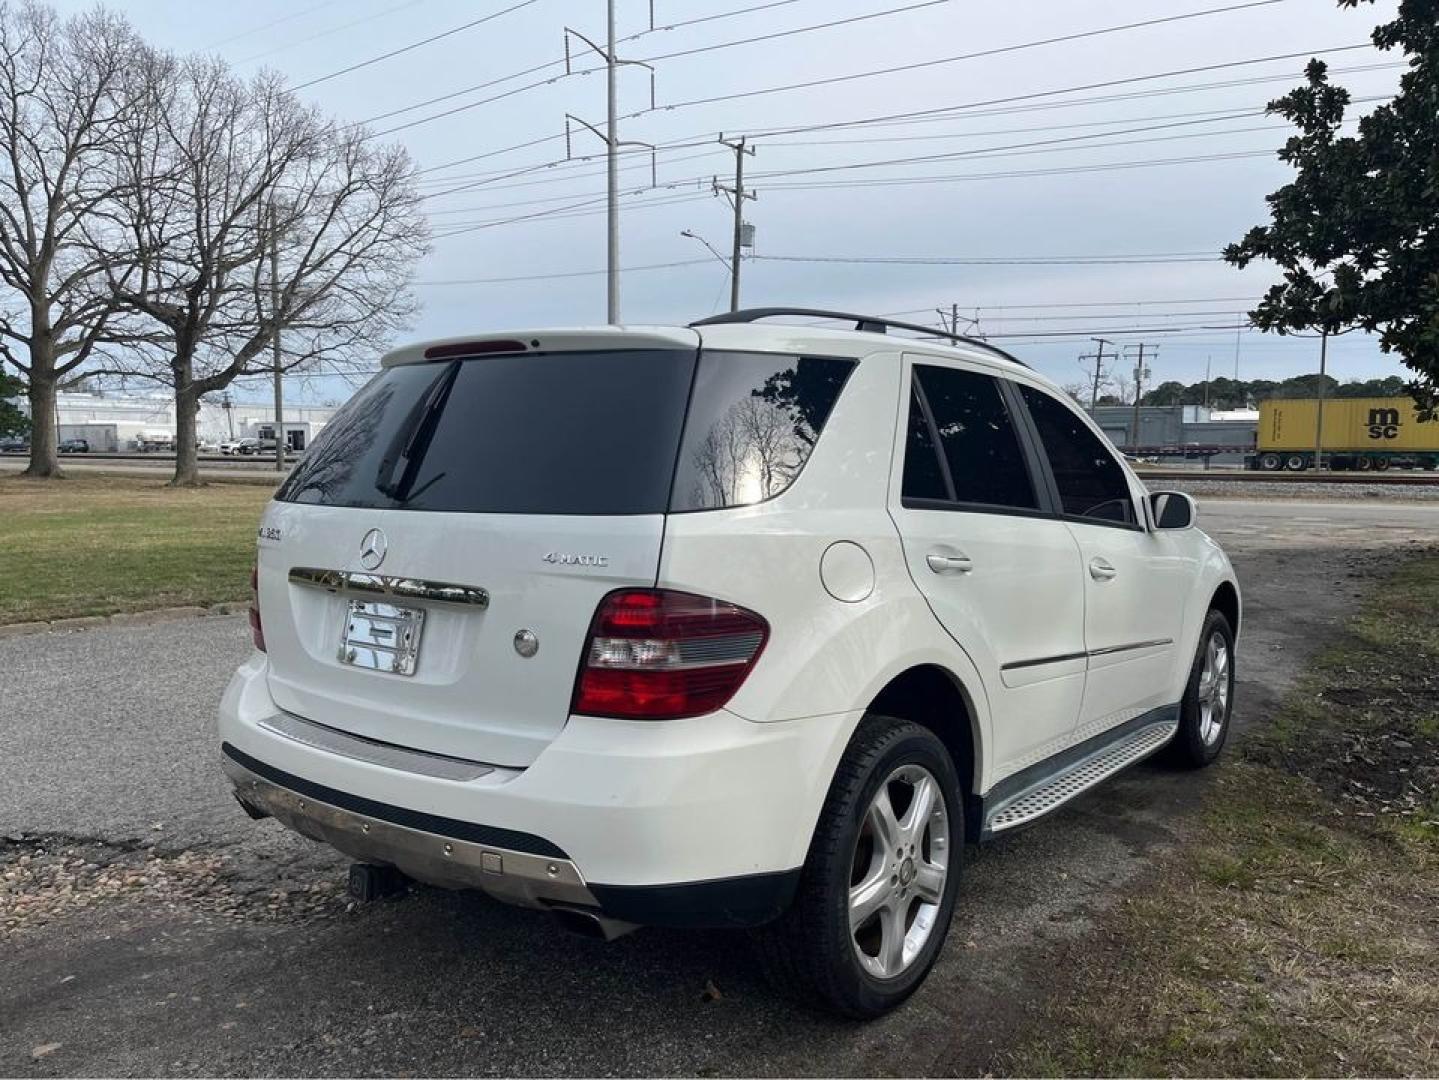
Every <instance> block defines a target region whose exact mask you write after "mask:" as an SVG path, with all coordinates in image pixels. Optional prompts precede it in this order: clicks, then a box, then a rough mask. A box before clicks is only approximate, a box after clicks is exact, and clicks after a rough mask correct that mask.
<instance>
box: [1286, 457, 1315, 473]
mask: <svg viewBox="0 0 1439 1080" xmlns="http://www.w3.org/2000/svg"><path fill="white" fill-rule="evenodd" d="M1284 467H1285V468H1286V469H1288V470H1289V471H1290V472H1303V471H1304V470H1305V469H1307V468H1309V459H1308V458H1306V457H1305V456H1304V455H1303V454H1290V455H1289V456H1288V457H1287V458H1285V459H1284Z"/></svg>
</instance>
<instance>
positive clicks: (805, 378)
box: [670, 349, 855, 511]
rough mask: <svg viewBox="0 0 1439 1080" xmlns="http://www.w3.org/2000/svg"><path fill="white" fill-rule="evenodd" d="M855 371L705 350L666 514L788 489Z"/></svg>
mask: <svg viewBox="0 0 1439 1080" xmlns="http://www.w3.org/2000/svg"><path fill="white" fill-rule="evenodd" d="M854 363H855V362H854V361H853V360H844V359H838V358H836V357H832V356H781V355H775V354H773V353H741V352H717V351H711V350H708V349H706V350H705V351H704V352H703V353H702V354H701V356H700V363H699V371H698V372H697V373H696V374H695V386H694V393H693V395H692V396H691V398H690V406H689V418H688V420H687V421H686V422H685V433H684V442H683V444H682V445H681V446H680V454H679V461H678V463H677V467H676V470H675V484H674V497H673V499H672V500H671V502H670V508H671V509H672V510H675V511H684V510H718V509H721V508H723V507H726V506H747V505H749V504H751V503H757V502H761V501H763V500H765V499H770V498H773V497H774V496H776V495H778V494H779V493H780V492H782V491H783V490H784V489H785V488H787V487H789V486H790V484H792V483H794V480H795V477H797V476H798V475H799V473H800V470H801V469H803V468H804V464H805V462H806V461H808V460H809V455H810V452H811V451H812V450H813V449H814V444H815V442H816V441H818V439H819V435H820V432H821V431H823V430H824V425H825V421H826V420H828V419H829V414H830V410H831V409H833V408H834V403H835V402H836V401H837V400H838V399H839V393H840V391H841V390H843V389H844V384H845V380H846V379H848V378H849V373H850V372H851V371H852V370H854Z"/></svg>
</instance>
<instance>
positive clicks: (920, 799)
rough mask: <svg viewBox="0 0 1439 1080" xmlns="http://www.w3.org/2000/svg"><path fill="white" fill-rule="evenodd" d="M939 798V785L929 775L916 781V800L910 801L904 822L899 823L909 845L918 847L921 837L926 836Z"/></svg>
mask: <svg viewBox="0 0 1439 1080" xmlns="http://www.w3.org/2000/svg"><path fill="white" fill-rule="evenodd" d="M938 797H939V785H938V784H936V783H935V782H934V781H933V780H932V779H931V778H930V777H929V775H928V774H926V775H925V776H923V777H921V778H920V779H919V780H917V781H915V784H914V798H912V799H910V801H909V809H907V810H906V811H905V812H904V820H903V821H901V822H900V823H899V829H900V833H901V835H902V837H903V839H904V840H905V841H906V842H907V843H910V844H914V845H916V846H917V845H918V844H919V840H920V837H921V836H923V835H924V827H925V826H926V825H927V824H929V816H930V815H931V814H932V813H934V803H935V799H937V798H938Z"/></svg>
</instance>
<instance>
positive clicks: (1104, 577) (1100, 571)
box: [1089, 558, 1119, 581]
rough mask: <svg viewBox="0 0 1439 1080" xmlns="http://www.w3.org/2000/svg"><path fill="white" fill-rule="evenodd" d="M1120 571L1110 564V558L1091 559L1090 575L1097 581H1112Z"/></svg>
mask: <svg viewBox="0 0 1439 1080" xmlns="http://www.w3.org/2000/svg"><path fill="white" fill-rule="evenodd" d="M1118 573H1119V571H1118V570H1116V569H1115V568H1114V567H1113V566H1112V565H1111V564H1110V562H1109V560H1108V559H1100V558H1094V559H1090V560H1089V576H1090V577H1092V578H1093V579H1094V580H1095V581H1110V580H1112V579H1113V578H1114V576H1115V575H1116V574H1118Z"/></svg>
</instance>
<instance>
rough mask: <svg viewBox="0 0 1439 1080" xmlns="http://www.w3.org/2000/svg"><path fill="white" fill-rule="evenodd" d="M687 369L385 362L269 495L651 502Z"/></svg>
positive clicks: (475, 504) (628, 364)
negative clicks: (419, 435)
mask: <svg viewBox="0 0 1439 1080" xmlns="http://www.w3.org/2000/svg"><path fill="white" fill-rule="evenodd" d="M694 366H695V357H694V353H693V352H691V351H688V350H631V351H615V352H590V353H553V354H548V355H546V354H527V355H522V356H494V357H480V358H476V359H471V360H461V361H455V362H453V363H452V364H440V363H429V364H409V365H402V366H399V367H393V368H387V369H386V370H385V371H383V372H382V373H381V374H380V375H378V376H376V378H375V379H374V380H373V381H372V382H370V383H369V384H368V385H367V386H366V387H365V388H364V389H363V390H361V391H360V392H359V393H358V394H356V395H355V397H354V398H352V399H351V400H350V402H349V403H348V404H347V405H346V406H345V407H344V408H343V409H341V410H340V411H339V412H338V413H337V414H336V415H335V417H334V418H333V419H332V420H331V421H330V422H329V423H328V424H327V425H326V426H325V429H324V430H323V431H322V432H321V433H320V435H319V436H318V437H317V438H316V439H315V442H314V444H313V445H312V446H311V448H310V450H309V452H308V453H307V454H306V455H305V456H304V458H303V459H301V461H300V463H299V465H297V466H296V467H295V470H294V472H293V473H291V475H290V478H289V479H288V480H287V481H286V482H285V484H284V486H283V487H281V488H280V491H279V494H278V496H277V498H279V499H281V500H283V501H286V502H298V503H317V504H323V505H327V506H354V507H369V508H379V509H406V510H432V511H461V512H470V513H496V514H596V515H610V514H655V513H663V512H664V510H665V506H666V503H667V502H668V500H669V493H670V482H671V479H672V477H673V474H674V463H675V452H676V447H677V445H678V443H679V438H680V427H681V425H682V424H683V422H684V415H685V402H686V400H687V398H688V396H689V391H690V384H691V382H692V380H693V377H694ZM446 380H452V381H451V382H450V384H449V385H448V387H447V388H446V386H445V381H446ZM446 389H447V391H448V392H447V393H445V391H446ZM427 406H428V407H429V408H428V410H427ZM427 412H428V414H429V423H428V425H426V424H425V422H424V417H425V416H426V414H427ZM426 427H428V429H429V430H423V429H425V428H426ZM417 430H419V431H422V432H423V436H424V437H422V438H421V439H420V440H419V441H418V442H416V441H415V439H414V436H415V433H416V431H417ZM407 447H408V448H409V449H410V451H411V453H410V455H409V459H408V461H409V466H410V467H409V470H408V475H405V476H404V477H403V479H404V481H405V482H404V483H403V484H400V480H401V474H402V473H405V472H406V470H405V469H404V468H403V467H401V466H402V465H403V464H404V463H405V461H406V459H405V458H404V457H403V454H404V451H405V450H406V448H407ZM397 458H399V460H400V463H399V464H397V460H396V459H397ZM397 485H398V486H397Z"/></svg>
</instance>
